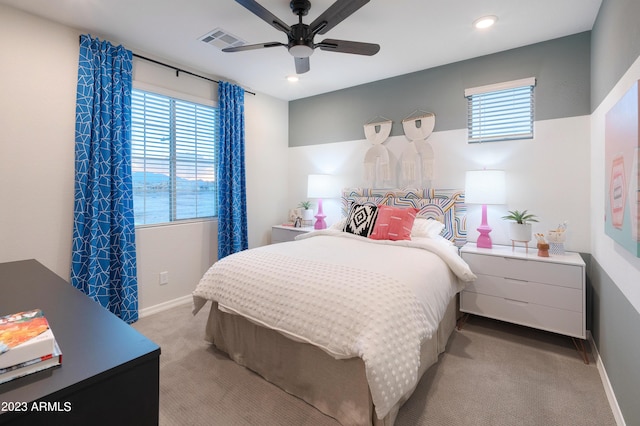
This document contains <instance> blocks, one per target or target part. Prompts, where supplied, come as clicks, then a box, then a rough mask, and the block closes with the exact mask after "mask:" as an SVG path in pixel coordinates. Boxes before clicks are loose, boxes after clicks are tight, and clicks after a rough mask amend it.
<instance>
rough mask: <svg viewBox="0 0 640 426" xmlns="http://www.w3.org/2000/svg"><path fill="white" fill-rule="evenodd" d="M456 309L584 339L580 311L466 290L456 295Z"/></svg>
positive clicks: (582, 316) (582, 315)
mask: <svg viewBox="0 0 640 426" xmlns="http://www.w3.org/2000/svg"><path fill="white" fill-rule="evenodd" d="M460 310H461V311H463V312H469V313H472V314H477V315H482V316H485V317H489V318H495V319H498V320H502V321H508V322H512V323H514V324H520V325H525V326H528V327H534V328H539V329H541V330H547V331H552V332H554V333H560V334H565V335H568V336H573V337H579V338H581V339H585V338H586V336H585V333H584V329H585V328H584V324H583V318H584V314H583V313H582V312H574V311H568V310H564V309H557V308H552V307H550V306H542V305H537V304H535V303H525V302H519V301H515V300H509V299H504V298H500V297H494V296H488V295H486V294H480V293H472V292H467V291H465V292H463V293H461V295H460Z"/></svg>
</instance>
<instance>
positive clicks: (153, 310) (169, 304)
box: [138, 294, 193, 318]
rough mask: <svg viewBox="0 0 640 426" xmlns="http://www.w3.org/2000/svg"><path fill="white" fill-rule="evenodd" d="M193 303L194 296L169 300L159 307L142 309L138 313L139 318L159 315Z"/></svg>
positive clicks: (158, 305)
mask: <svg viewBox="0 0 640 426" xmlns="http://www.w3.org/2000/svg"><path fill="white" fill-rule="evenodd" d="M188 303H193V296H192V295H190V294H188V295H186V296H182V297H178V298H177V299H173V300H169V301H168V302H163V303H160V304H157V305H153V306H149V307H148V308H144V309H140V310H139V311H138V317H139V318H144V317H147V316H149V315H153V314H157V313H158V312H162V311H166V310H167V309H171V308H175V307H176V306H182V305H186V304H188Z"/></svg>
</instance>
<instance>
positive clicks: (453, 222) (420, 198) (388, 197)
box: [342, 188, 467, 247]
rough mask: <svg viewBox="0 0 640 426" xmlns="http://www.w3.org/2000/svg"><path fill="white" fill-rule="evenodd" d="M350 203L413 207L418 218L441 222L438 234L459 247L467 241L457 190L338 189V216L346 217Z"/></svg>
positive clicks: (464, 209)
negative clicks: (417, 210)
mask: <svg viewBox="0 0 640 426" xmlns="http://www.w3.org/2000/svg"><path fill="white" fill-rule="evenodd" d="M352 203H358V204H373V205H379V204H386V205H389V206H394V207H415V208H417V209H419V210H420V211H419V212H418V217H425V218H428V219H436V220H439V221H441V222H443V223H444V225H445V227H444V230H443V231H442V234H441V235H442V236H443V237H445V238H447V239H449V240H451V241H452V242H453V243H454V244H455V245H456V246H458V247H461V246H463V245H464V244H465V243H466V242H467V219H466V213H467V207H466V205H465V203H464V192H463V191H462V190H459V189H434V188H424V189H371V188H345V189H343V190H342V216H343V217H345V216H347V214H348V212H349V208H350V206H351V204H352Z"/></svg>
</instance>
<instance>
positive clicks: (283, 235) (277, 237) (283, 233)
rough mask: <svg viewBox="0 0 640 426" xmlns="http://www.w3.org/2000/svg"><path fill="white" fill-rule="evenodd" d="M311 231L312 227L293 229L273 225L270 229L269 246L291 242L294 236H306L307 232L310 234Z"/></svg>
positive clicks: (291, 227)
mask: <svg viewBox="0 0 640 426" xmlns="http://www.w3.org/2000/svg"><path fill="white" fill-rule="evenodd" d="M313 230H314V228H313V226H303V227H302V228H294V227H293V226H285V225H273V226H272V227H271V244H275V243H283V242H285V241H293V239H294V238H295V237H296V236H298V235H300V234H306V233H307V232H311V231H313Z"/></svg>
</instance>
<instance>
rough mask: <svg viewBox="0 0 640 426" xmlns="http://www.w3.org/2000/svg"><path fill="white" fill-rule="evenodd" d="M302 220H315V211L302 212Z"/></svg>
mask: <svg viewBox="0 0 640 426" xmlns="http://www.w3.org/2000/svg"><path fill="white" fill-rule="evenodd" d="M302 220H313V210H311V209H303V210H302Z"/></svg>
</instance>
